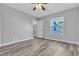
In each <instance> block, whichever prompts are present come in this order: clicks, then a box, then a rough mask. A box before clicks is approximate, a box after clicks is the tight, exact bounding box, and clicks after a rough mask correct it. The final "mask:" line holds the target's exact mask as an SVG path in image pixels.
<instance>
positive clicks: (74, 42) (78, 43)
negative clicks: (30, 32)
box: [44, 37, 79, 45]
mask: <svg viewBox="0 0 79 59" xmlns="http://www.w3.org/2000/svg"><path fill="white" fill-rule="evenodd" d="M44 38H45V39H49V40H56V41H61V42H67V43H71V44H77V45H79V43H78V42H70V41H66V40H61V39H53V38H47V37H44Z"/></svg>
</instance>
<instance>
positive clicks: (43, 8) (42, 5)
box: [33, 3, 48, 11]
mask: <svg viewBox="0 0 79 59" xmlns="http://www.w3.org/2000/svg"><path fill="white" fill-rule="evenodd" d="M33 4H34V8H33V11H34V10H36V9H42V10H44V11H45V10H46V9H45V7H44V4H48V3H33Z"/></svg>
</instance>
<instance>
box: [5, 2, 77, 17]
mask: <svg viewBox="0 0 79 59" xmlns="http://www.w3.org/2000/svg"><path fill="white" fill-rule="evenodd" d="M5 5H6V6H8V7H12V8H14V9H17V10H19V11H22V12H25V13H28V14H30V15H32V16H35V17H38V18H40V17H43V16H47V15H50V14H53V13H56V12H61V11H64V10H68V9H71V8H74V7H77V6H78V4H77V3H48V4H46V5H44V6H45V8H46V10H45V11H43V10H41V9H39V10H38V9H37V10H35V11H33V7H34V5H33V4H31V3H10V4H9V3H7V4H5Z"/></svg>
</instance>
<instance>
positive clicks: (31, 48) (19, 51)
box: [0, 39, 79, 56]
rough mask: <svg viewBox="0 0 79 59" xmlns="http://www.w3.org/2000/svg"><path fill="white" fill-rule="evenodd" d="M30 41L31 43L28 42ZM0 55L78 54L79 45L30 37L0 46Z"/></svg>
mask: <svg viewBox="0 0 79 59" xmlns="http://www.w3.org/2000/svg"><path fill="white" fill-rule="evenodd" d="M29 43H31V44H29ZM0 55H1V56H79V46H78V45H76V44H70V43H65V42H59V41H54V40H47V39H36V40H34V39H32V40H31V41H30V42H28V44H27V43H26V42H22V43H19V44H15V45H12V46H9V47H2V48H0Z"/></svg>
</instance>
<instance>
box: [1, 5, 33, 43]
mask: <svg viewBox="0 0 79 59" xmlns="http://www.w3.org/2000/svg"><path fill="white" fill-rule="evenodd" d="M1 12H2V24H1V29H2V40H1V43H2V44H5V43H10V42H16V41H19V40H23V39H26V40H27V39H31V38H33V26H32V19H34V17H32V16H29V15H28V14H24V13H22V12H20V11H17V10H15V9H12V8H9V7H7V6H2V11H1Z"/></svg>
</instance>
